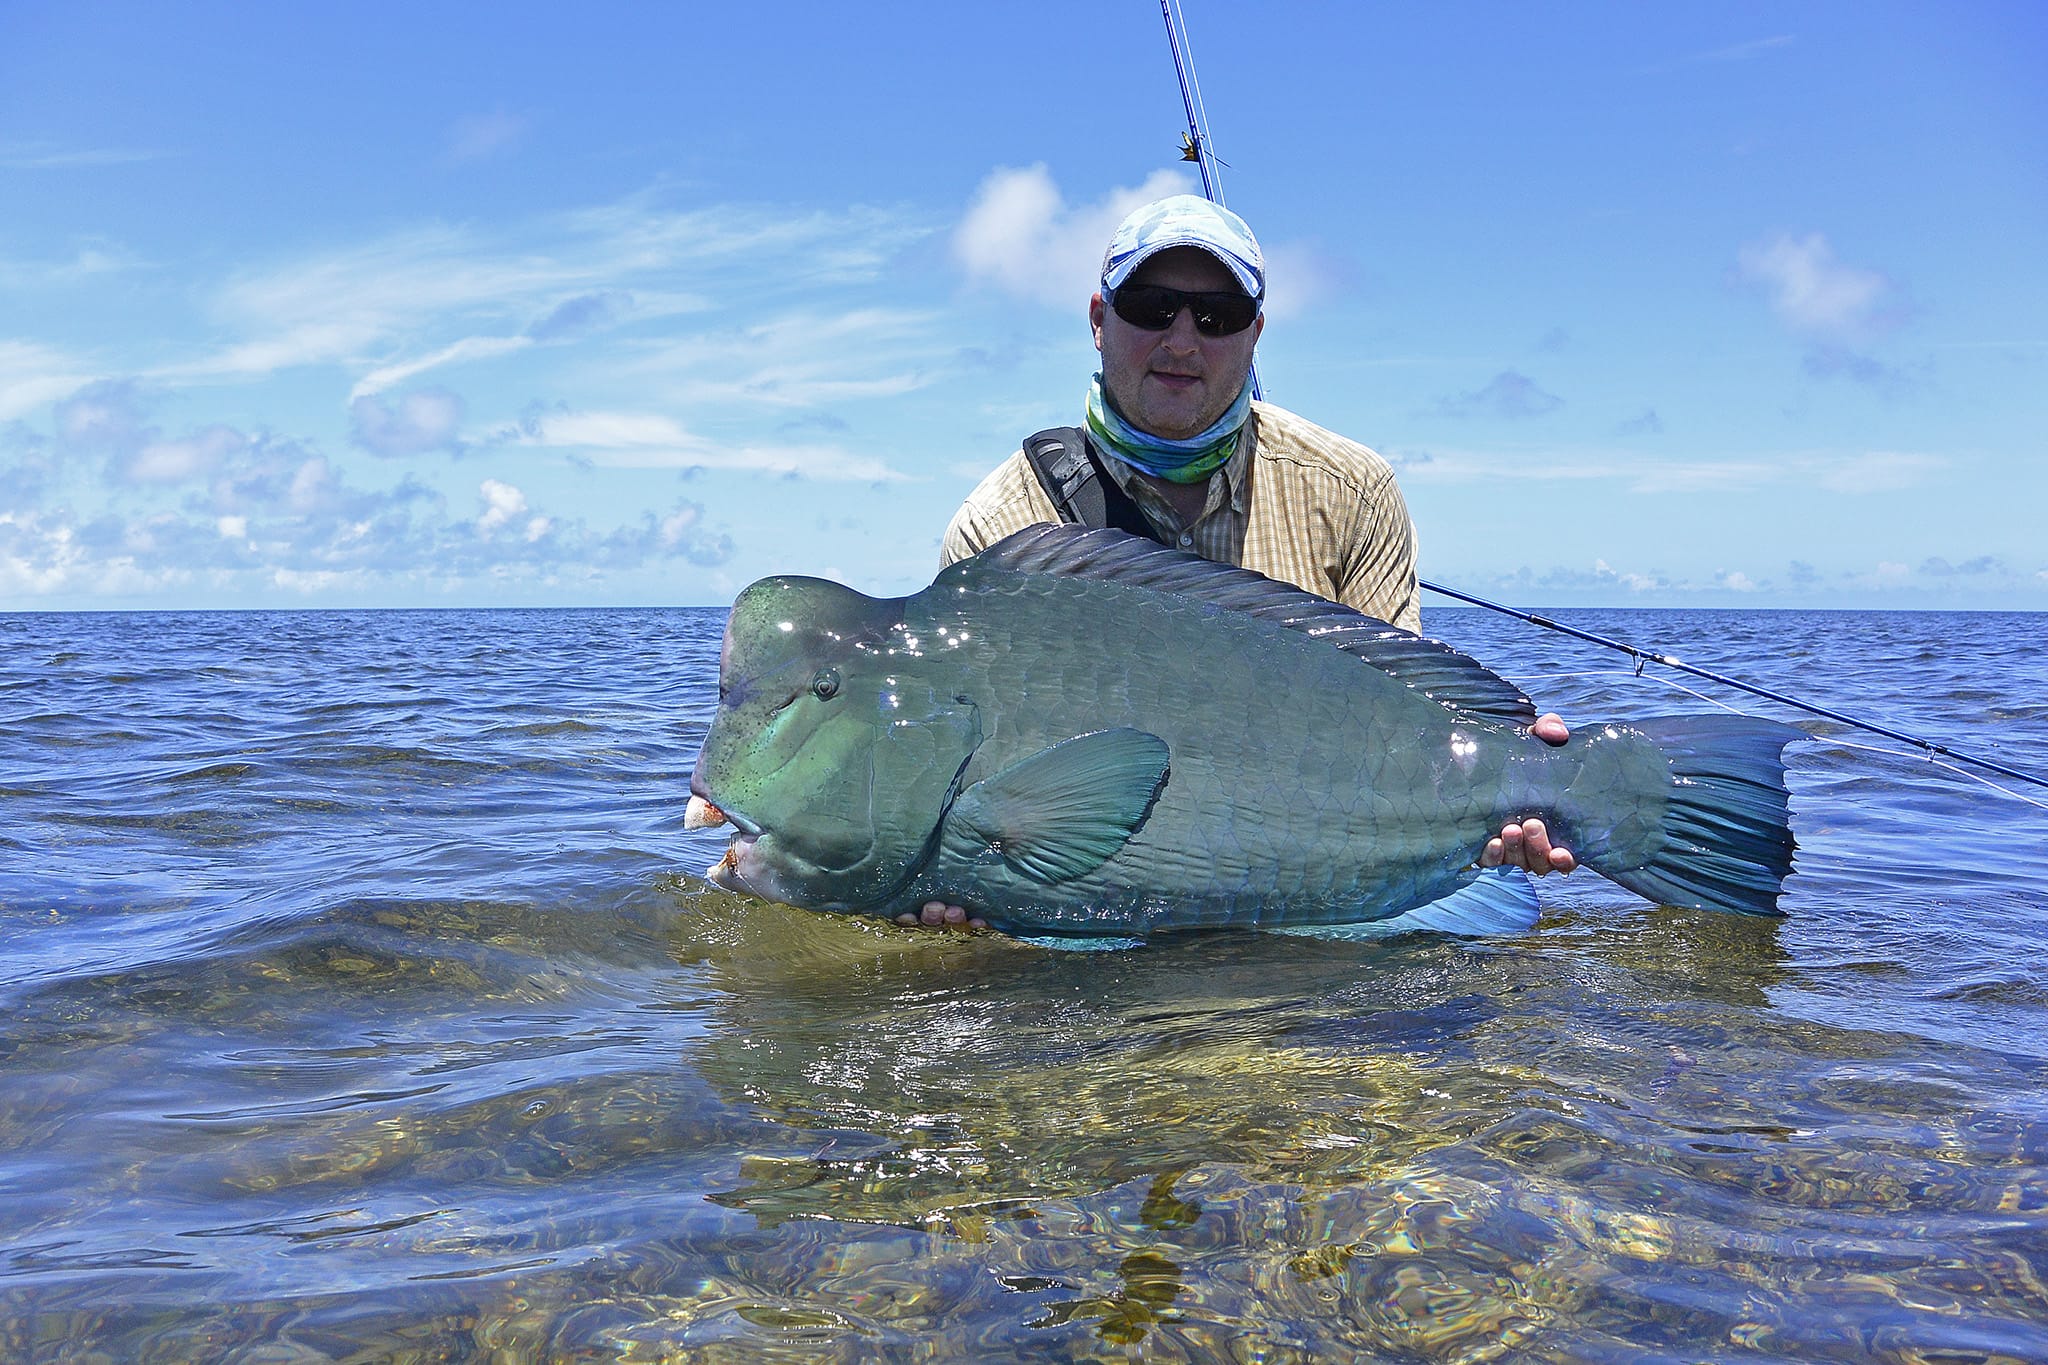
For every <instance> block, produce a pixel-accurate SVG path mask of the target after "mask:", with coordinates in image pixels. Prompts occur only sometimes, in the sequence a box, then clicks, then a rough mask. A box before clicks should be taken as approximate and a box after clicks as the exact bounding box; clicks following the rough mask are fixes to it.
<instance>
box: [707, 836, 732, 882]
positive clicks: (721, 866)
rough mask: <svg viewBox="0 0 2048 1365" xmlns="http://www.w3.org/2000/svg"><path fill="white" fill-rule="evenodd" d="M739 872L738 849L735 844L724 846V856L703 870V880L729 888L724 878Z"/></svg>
mask: <svg viewBox="0 0 2048 1365" xmlns="http://www.w3.org/2000/svg"><path fill="white" fill-rule="evenodd" d="M739 870H740V848H739V845H738V844H737V843H732V844H727V845H726V846H725V856H724V857H722V858H720V859H719V860H718V861H717V862H715V863H713V864H712V865H711V866H709V867H707V868H705V869H704V877H705V880H707V881H710V882H712V883H714V884H716V885H718V886H724V887H730V886H731V885H732V883H731V882H730V881H727V880H726V878H727V877H729V876H731V875H732V874H733V873H736V872H738V871H739Z"/></svg>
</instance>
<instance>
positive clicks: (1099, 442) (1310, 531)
mask: <svg viewBox="0 0 2048 1365" xmlns="http://www.w3.org/2000/svg"><path fill="white" fill-rule="evenodd" d="M1265 289H1266V275H1265V260H1264V257H1263V256H1262V255H1261V253H1260V251H1259V244H1258V242H1257V240H1256V239H1255V238H1254V237H1253V236H1252V232H1251V229H1250V228H1249V227H1248V226H1246V224H1245V222H1244V220H1243V219H1242V218H1239V217H1238V216H1237V215H1236V214H1234V213H1232V212H1231V211H1230V210H1228V209H1226V208H1223V207H1221V206H1219V205H1216V204H1212V203H1210V202H1209V201H1208V200H1206V199H1202V198H1199V197H1197V196H1195V195H1189V194H1182V195H1175V196H1173V197H1171V198H1168V199H1162V200H1159V201H1157V202H1156V203H1151V204H1147V205H1145V206H1144V207H1143V208H1140V209H1138V210H1137V211H1136V212H1134V213H1133V214H1131V216H1130V217H1128V218H1126V219H1125V220H1124V221H1123V223H1122V225H1121V226H1119V227H1118V228H1117V230H1116V235H1115V236H1114V237H1112V238H1111V239H1110V244H1109V250H1108V252H1107V253H1106V254H1105V255H1104V257H1103V261H1102V288H1101V290H1100V291H1099V292H1098V293H1096V294H1095V295H1094V297H1093V298H1091V299H1090V300H1089V302H1088V321H1089V325H1090V326H1091V327H1092V328H1093V330H1094V333H1095V349H1096V350H1098V351H1100V352H1101V353H1102V372H1101V373H1100V374H1098V375H1097V376H1096V377H1095V382H1094V384H1093V385H1092V386H1091V387H1090V389H1089V392H1088V404H1087V419H1086V427H1085V438H1084V437H1083V436H1082V434H1081V433H1071V434H1070V435H1069V436H1067V437H1066V438H1060V437H1058V436H1057V435H1056V434H1055V433H1041V437H1043V438H1047V440H1050V441H1051V443H1052V448H1053V449H1054V450H1056V451H1058V452H1059V453H1058V454H1057V455H1048V454H1047V453H1046V451H1045V447H1046V441H1045V440H1041V439H1040V438H1036V437H1035V438H1033V441H1032V442H1030V443H1027V450H1020V451H1018V452H1017V453H1016V454H1014V455H1012V456H1011V457H1010V458H1009V459H1008V460H1007V461H1005V462H1004V463H1003V464H1002V465H1000V466H998V467H997V468H996V470H995V471H994V472H993V473H991V474H990V475H989V476H988V477H987V478H985V479H983V480H982V481H981V483H980V485H979V486H978V487H976V488H975V490H974V491H973V492H972V493H970V494H968V496H967V501H966V503H965V504H964V505H962V507H961V508H960V510H959V511H958V512H957V513H955V514H954V517H953V520H952V523H951V525H949V526H948V527H947V528H946V536H945V541H944V546H943V550H942V552H941V562H942V563H944V564H951V563H953V562H954V561H955V560H959V559H964V558H966V557H967V556H969V555H971V554H975V553H977V552H979V551H981V550H984V549H986V548H988V547H989V546H990V545H993V544H995V542H997V541H998V540H1001V539H1002V538H1003V537H1004V536H1006V535H1009V534H1010V533H1011V532H1013V531H1019V530H1022V529H1023V528H1024V527H1026V526H1033V525H1037V524H1039V523H1042V522H1058V521H1061V520H1069V519H1071V520H1085V521H1089V522H1091V523H1095V524H1103V525H1112V526H1121V527H1123V528H1124V529H1126V530H1131V531H1135V532H1137V533H1138V534H1141V535H1149V536H1151V537H1152V538H1153V539H1155V540H1159V541H1161V542H1162V543H1165V544H1168V545H1178V546H1180V547H1182V548H1183V549H1188V550H1192V551H1194V552H1195V553H1197V554H1200V555H1202V556H1203V557H1204V558H1206V559H1213V560H1218V561H1221V562H1223V563H1228V564H1238V565H1242V566H1243V567H1245V568H1248V569H1256V570H1258V571H1259V572H1260V573H1263V574H1265V575H1266V576H1267V577H1269V578H1275V579H1279V580H1281V581H1283V582H1288V583H1293V584H1295V585H1296V586H1297V587H1301V588H1306V589H1307V590H1308V591H1310V592H1313V593H1316V594H1318V595H1320V596H1323V597H1327V598H1329V599H1331V600H1332V601H1336V602H1342V603H1343V604H1345V605H1346V606H1349V607H1353V608H1355V609H1356V610H1358V611H1362V612H1364V613H1365V614H1366V615H1368V616H1376V617H1378V618H1380V619H1381V620H1383V621H1389V622H1392V623H1393V624H1394V625H1397V626H1400V627H1402V628H1403V629H1406V630H1411V631H1420V630H1421V628H1422V609H1421V591H1420V588H1419V586H1418V585H1417V582H1416V572H1415V527H1414V523H1413V522H1411V521H1410V520H1409V517H1408V506H1407V503H1406V502H1405V501H1404V500H1403V499H1402V497H1401V490H1400V489H1399V487H1397V486H1396V484H1395V482H1394V472H1393V470H1392V469H1391V468H1390V467H1389V466H1388V464H1387V462H1386V461H1385V460H1383V459H1381V458H1380V457H1379V456H1378V455H1377V454H1375V453H1374V452H1373V451H1371V450H1368V449H1367V448H1366V447H1364V446H1362V445H1359V444H1358V443H1357V442H1355V441H1350V440H1346V439H1345V438H1344V437H1342V436H1338V435H1337V434H1335V433H1334V432H1329V431H1325V430H1323V429H1322V428H1321V427H1318V426H1316V425H1314V424H1313V423H1311V422H1307V421H1305V420H1303V419H1302V418H1300V417H1297V416H1295V415H1294V414H1293V413H1291V412H1288V411H1286V410H1285V409H1283V408H1278V407H1275V406H1273V405H1272V404H1270V403H1263V402H1254V401H1253V400H1252V397H1251V385H1250V377H1251V367H1252V351H1253V348H1254V347H1255V346H1256V345H1257V344H1258V340H1259V336H1260V334H1261V333H1262V332H1264V330H1265V326H1266V318H1265V312H1264V301H1265ZM1082 439H1085V446H1086V448H1085V450H1079V449H1076V450H1072V451H1071V452H1069V451H1068V445H1069V443H1070V442H1071V443H1078V442H1079V441H1080V440H1082ZM1034 450H1035V451H1036V452H1037V453H1038V454H1039V462H1040V463H1041V464H1044V465H1046V466H1047V473H1046V474H1045V475H1041V473H1040V472H1039V469H1038V468H1037V467H1036V466H1035V465H1034V462H1033V459H1032V458H1031V456H1032V453H1033V451H1034ZM1069 454H1070V455H1071V457H1070V458H1065V459H1062V457H1063V456H1068V455H1069ZM1083 456H1085V457H1086V458H1085V459H1083V458H1082V457H1083ZM1062 473H1063V474H1064V475H1065V478H1064V479H1062V478H1061V477H1060V475H1061V474H1062ZM1091 476H1092V479H1093V482H1094V484H1095V485H1096V487H1097V488H1098V489H1099V499H1100V503H1099V507H1098V505H1097V504H1096V503H1092V502H1091V503H1087V504H1086V508H1087V510H1088V512H1089V513H1090V514H1089V515H1081V514H1079V510H1080V509H1081V508H1082V507H1083V505H1084V504H1083V502H1082V499H1081V497H1080V496H1079V495H1078V494H1072V493H1071V490H1075V489H1077V488H1079V487H1082V486H1085V485H1086V484H1087V483H1089V482H1090V478H1091ZM1047 478H1051V479H1053V482H1054V485H1055V487H1056V488H1058V489H1059V490H1060V491H1061V492H1062V493H1063V494H1065V495H1067V496H1065V501H1067V503H1068V506H1069V509H1070V511H1075V512H1076V515H1073V516H1071V517H1062V515H1061V507H1060V506H1059V504H1058V503H1057V502H1056V501H1055V498H1054V493H1053V492H1051V491H1048V488H1047V483H1046V480H1047ZM1535 733H1536V734H1537V735H1539V736H1541V737H1542V738H1543V739H1545V740H1546V741H1548V742H1550V743H1552V744H1562V743H1564V742H1565V739H1566V738H1567V734H1566V730H1565V726H1564V722H1563V721H1562V720H1560V719H1558V717H1556V716H1554V715H1550V716H1545V717H1543V718H1542V719H1541V720H1539V721H1537V723H1536V726H1535ZM1503 863H1506V864H1511V865H1515V866H1520V867H1523V868H1525V869H1526V870H1528V871H1530V872H1532V873H1535V874H1536V875H1538V876H1541V875H1543V874H1544V873H1547V872H1552V871H1557V872H1569V871H1571V870H1572V869H1573V868H1574V867H1575V866H1577V861H1576V860H1575V859H1574V858H1573V857H1572V855H1571V853H1570V852H1569V851H1568V850H1566V849H1562V848H1555V847H1553V846H1552V845H1551V843H1550V839H1549V836H1548V834H1547V832H1546V831H1545V829H1544V827H1543V822H1542V821H1541V820H1525V821H1523V822H1521V823H1520V824H1513V825H1508V826H1506V827H1505V828H1503V829H1502V830H1501V832H1500V834H1499V835H1498V836H1497V837H1495V838H1494V839H1492V840H1490V841H1489V842H1488V843H1487V845H1486V849H1485V852H1484V853H1483V854H1482V855H1481V858H1480V865H1481V866H1484V867H1497V866H1500V865H1502V864H1503ZM898 921H899V922H900V923H903V924H926V925H932V926H940V925H949V924H951V925H959V924H965V925H969V926H972V927H979V926H980V924H981V921H979V920H977V919H973V918H972V917H970V916H969V915H968V913H967V912H966V911H965V910H964V909H962V908H961V907H959V906H948V905H942V904H939V903H937V902H933V903H932V904H929V905H926V906H924V907H923V909H922V913H921V914H919V915H908V914H906V915H902V916H899V917H898Z"/></svg>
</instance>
